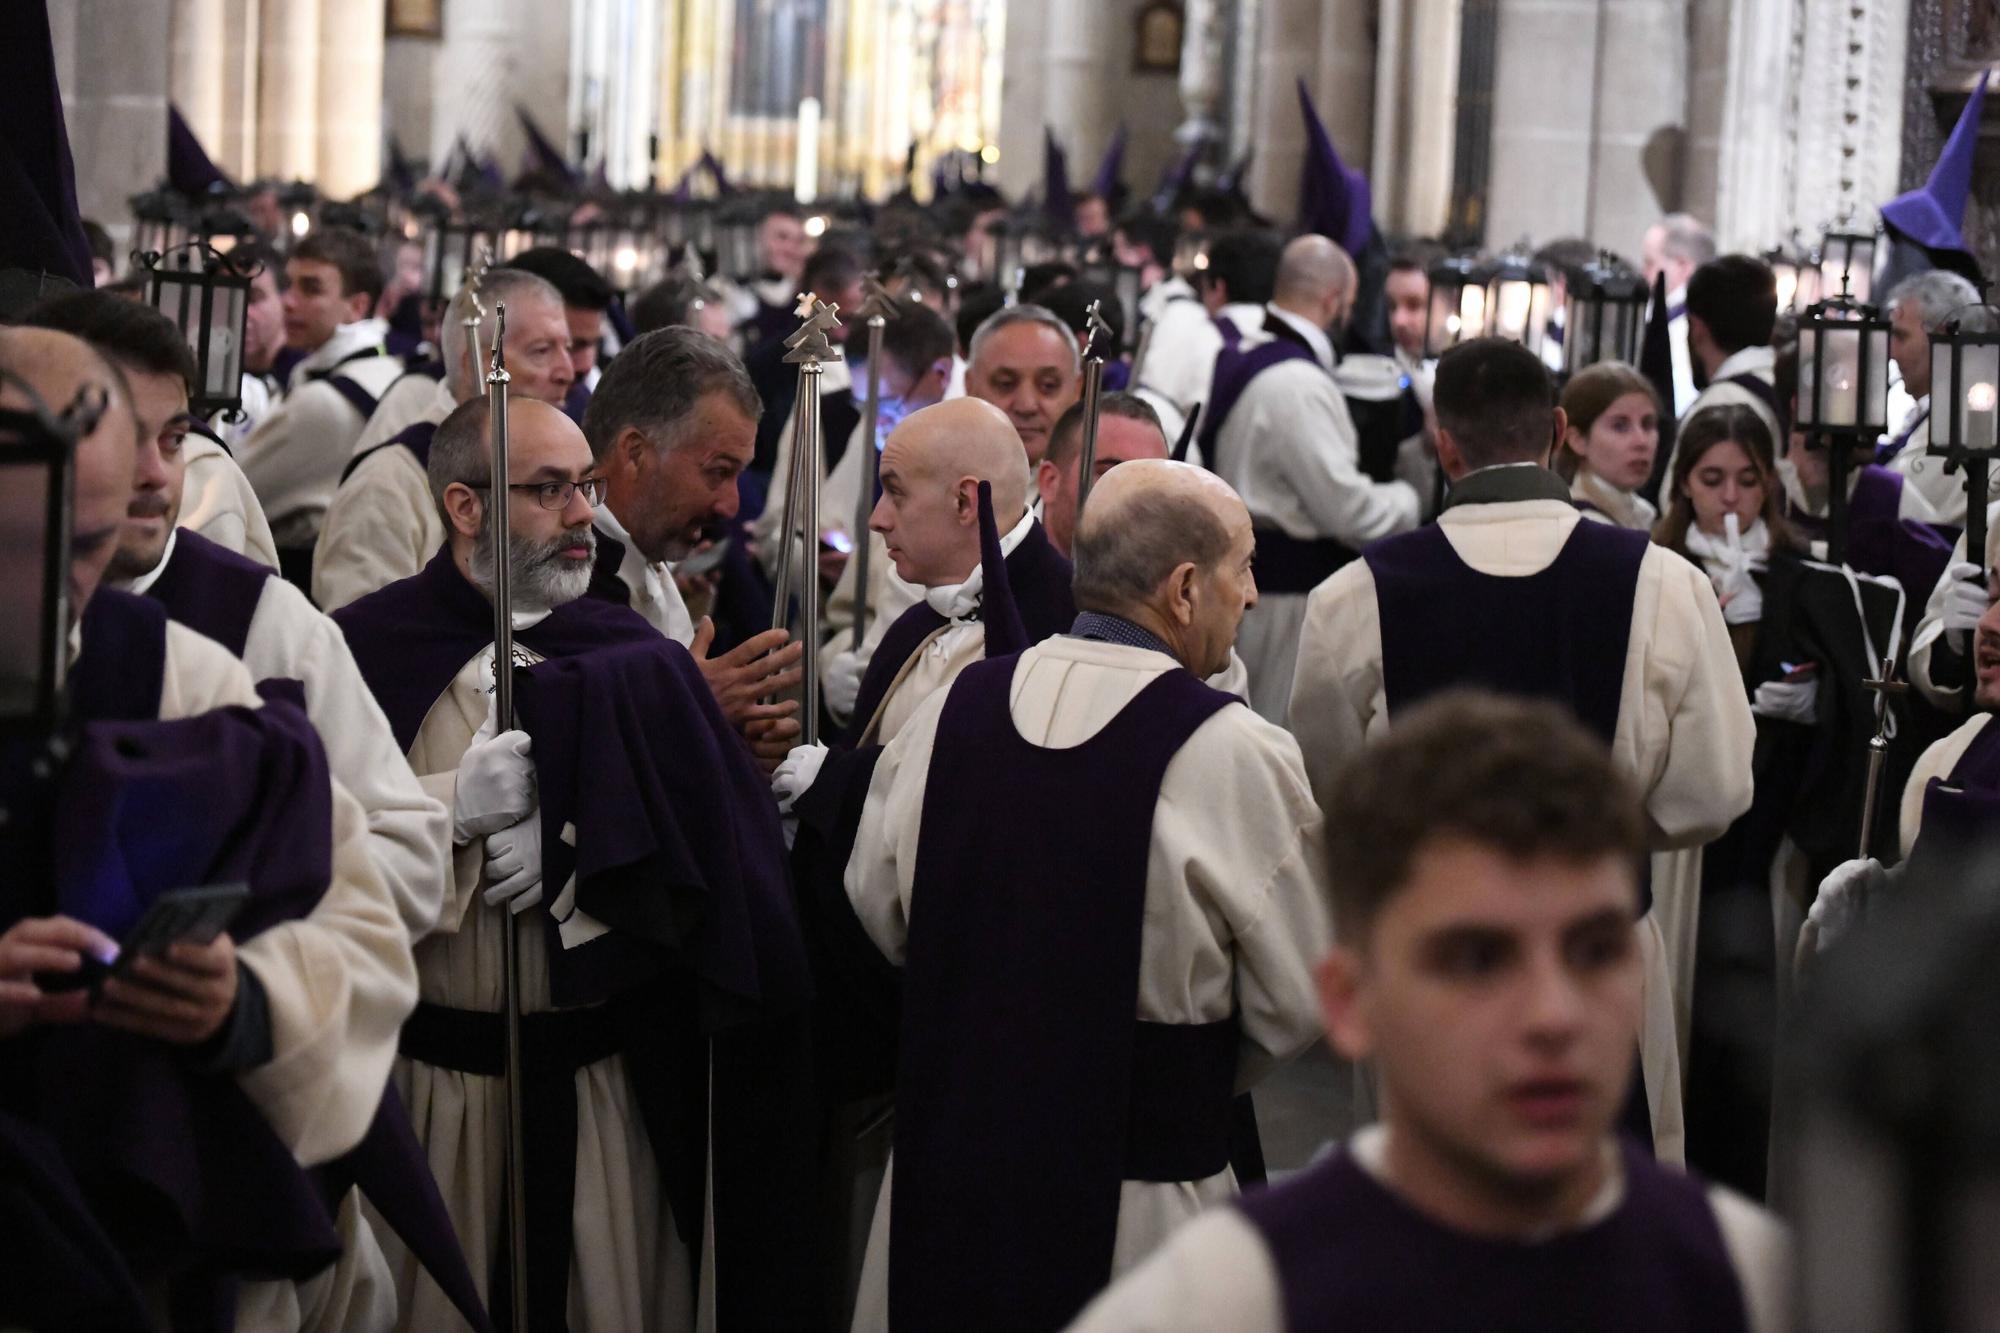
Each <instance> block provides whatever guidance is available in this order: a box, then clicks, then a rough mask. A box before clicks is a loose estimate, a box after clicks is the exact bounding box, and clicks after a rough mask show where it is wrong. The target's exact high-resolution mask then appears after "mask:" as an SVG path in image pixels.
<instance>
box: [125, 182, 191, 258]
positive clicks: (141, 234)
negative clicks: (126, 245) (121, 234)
mask: <svg viewBox="0 0 2000 1333" xmlns="http://www.w3.org/2000/svg"><path fill="white" fill-rule="evenodd" d="M131 204H132V221H133V226H132V248H133V250H135V251H137V252H138V253H140V254H155V255H163V254H165V253H166V252H167V251H169V250H171V249H173V248H174V247H175V246H177V245H181V244H183V243H184V242H186V241H187V239H188V235H189V225H188V224H189V222H190V220H191V218H190V214H189V211H188V208H187V205H186V203H185V202H184V201H183V200H182V199H181V197H180V196H179V195H177V194H175V193H174V192H173V191H171V190H153V191H150V192H149V193H146V194H137V195H133V196H132V200H131Z"/></svg>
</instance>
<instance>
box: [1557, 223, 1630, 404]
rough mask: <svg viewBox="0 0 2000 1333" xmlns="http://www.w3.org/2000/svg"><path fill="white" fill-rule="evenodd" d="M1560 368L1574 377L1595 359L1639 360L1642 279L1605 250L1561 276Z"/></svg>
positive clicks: (1591, 364) (1598, 360) (1593, 363)
mask: <svg viewBox="0 0 2000 1333" xmlns="http://www.w3.org/2000/svg"><path fill="white" fill-rule="evenodd" d="M1564 287H1565V293H1566V294H1565V297H1564V305H1563V369H1564V371H1566V372H1567V373H1569V374H1571V375H1574V374H1575V373H1576V372H1577V371H1579V370H1582V369H1584V368H1585V367H1587V366H1594V365H1596V364H1597V363H1598V362H1600V361H1623V362H1625V363H1627V364H1628V365H1636V364H1637V363H1638V360H1639V334H1640V332H1641V331H1642V330H1643V329H1644V328H1645V323H1646V299H1647V296H1648V293H1647V291H1646V280H1645V279H1644V278H1643V277H1641V276H1640V275H1639V274H1637V273H1634V272H1633V271H1632V270H1631V269H1629V268H1627V267H1625V265H1623V264H1621V263H1620V262H1619V261H1618V260H1617V258H1616V257H1615V256H1613V255H1611V254H1610V253H1608V252H1604V253H1600V254H1599V255H1598V257H1597V258H1596V259H1595V260H1594V261H1592V262H1591V263H1588V264H1585V265H1583V266H1581V267H1579V268H1574V269H1571V270H1570V271H1569V273H1568V274H1567V275H1566V281H1565V283H1564Z"/></svg>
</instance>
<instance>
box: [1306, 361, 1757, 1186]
mask: <svg viewBox="0 0 2000 1333" xmlns="http://www.w3.org/2000/svg"><path fill="white" fill-rule="evenodd" d="M1435 403H1436V409H1437V420H1438V456H1439V459H1440V461H1441V463H1442V465H1443V467H1444V469H1445V473H1446V475H1447V476H1448V477H1450V478H1452V492H1451V495H1450V498H1449V499H1448V501H1447V503H1446V508H1445V511H1444V513H1443V514H1441V515H1440V516H1439V518H1438V521H1437V524H1436V527H1435V533H1434V534H1433V530H1432V529H1429V528H1426V529H1424V530H1423V532H1422V533H1418V534H1412V535H1410V536H1407V537H1403V538H1399V539H1398V541H1399V542H1400V543H1403V544H1405V545H1404V547H1403V548H1401V549H1405V550H1407V549H1413V548H1411V547H1409V545H1408V544H1409V543H1413V542H1416V541H1418V540H1419V539H1420V538H1421V539H1422V540H1424V541H1425V542H1426V543H1428V544H1429V545H1427V547H1426V548H1425V549H1426V550H1431V549H1432V548H1433V547H1435V545H1436V544H1437V543H1438V542H1439V541H1442V542H1443V543H1444V544H1445V548H1444V549H1443V550H1441V551H1438V550H1433V551H1432V554H1433V555H1434V556H1436V557H1437V558H1439V559H1440V560H1442V561H1443V562H1444V564H1445V566H1446V568H1447V570H1448V571H1449V575H1448V577H1449V580H1450V582H1449V585H1448V586H1449V587H1451V588H1457V589H1459V590H1460V591H1458V592H1449V591H1447V592H1429V593H1427V592H1425V591H1423V589H1424V588H1426V587H1427V586H1429V585H1427V584H1424V583H1420V582H1418V581H1416V580H1413V579H1400V578H1399V579H1398V580H1397V583H1396V584H1395V586H1394V587H1393V588H1389V589H1386V591H1388V592H1390V593H1392V594H1393V595H1394V596H1395V597H1396V599H1397V600H1396V601H1395V602H1394V603H1393V606H1394V608H1395V609H1396V612H1397V616H1398V621H1397V628H1396V634H1395V639H1396V642H1395V643H1393V644H1390V646H1391V647H1395V648H1396V649H1397V650H1398V653H1399V655H1401V654H1403V653H1404V652H1406V651H1407V650H1406V648H1405V645H1407V644H1410V643H1414V642H1415V641H1416V639H1415V636H1417V635H1419V634H1426V635H1435V636H1436V637H1437V639H1438V641H1439V642H1444V641H1447V640H1448V641H1449V642H1450V643H1451V644H1452V647H1451V648H1450V649H1448V650H1445V651H1443V652H1440V653H1427V654H1423V655H1422V659H1423V660H1410V659H1408V658H1403V660H1405V661H1406V662H1407V665H1408V669H1409V670H1410V671H1411V672H1413V673H1414V672H1417V671H1427V672H1428V673H1429V674H1430V675H1433V676H1436V677H1437V678H1438V681H1439V682H1440V683H1444V682H1447V681H1449V680H1451V679H1457V680H1462V681H1464V682H1465V683H1469V684H1471V683H1479V682H1481V681H1484V680H1495V682H1496V683H1500V680H1499V678H1496V677H1495V676H1494V675H1493V673H1494V672H1496V671H1499V672H1502V673H1513V674H1514V675H1515V678H1516V679H1517V680H1518V679H1519V678H1520V676H1522V675H1526V676H1529V677H1534V676H1536V674H1537V673H1536V672H1535V671H1533V670H1532V669H1530V670H1526V671H1524V672H1522V671H1517V670H1516V668H1515V667H1514V665H1513V664H1515V663H1516V662H1520V663H1528V662H1530V661H1531V660H1539V657H1538V655H1540V654H1555V655H1557V656H1558V657H1560V658H1561V659H1562V661H1563V665H1564V668H1565V669H1567V668H1568V667H1571V666H1573V667H1574V668H1575V669H1576V670H1577V671H1578V672H1585V673H1594V674H1587V675H1584V676H1581V677H1579V678H1576V679H1567V680H1565V681H1564V683H1563V684H1561V685H1560V686H1553V687H1552V686H1550V685H1547V684H1543V683H1541V682H1542V681H1543V680H1554V679H1557V678H1556V677H1552V676H1542V677H1540V679H1537V680H1533V681H1528V682H1523V683H1520V684H1516V685H1513V686H1511V687H1513V688H1532V689H1540V690H1543V691H1552V692H1556V693H1558V694H1559V695H1560V696H1561V697H1565V698H1567V699H1569V700H1570V701H1571V702H1572V704H1573V705H1574V706H1577V707H1578V709H1579V711H1580V712H1582V711H1584V710H1585V709H1586V708H1590V709H1591V711H1592V712H1594V713H1595V714H1596V716H1595V717H1594V719H1593V721H1594V725H1598V726H1599V727H1600V728H1601V729H1603V730H1604V732H1605V734H1606V737H1607V739H1608V740H1609V741H1610V744H1611V749H1612V753H1613V755H1614V756H1615V757H1616V759H1617V762H1618V766H1619V768H1620V770H1621V771H1623V772H1624V773H1626V774H1628V775H1629V776H1630V777H1631V778H1632V779H1633V781H1634V782H1635V783H1636V784H1637V785H1638V787H1639V790H1640V792H1641V795H1642V796H1643V798H1644V800H1645V804H1646V813H1647V816H1648V818H1649V819H1650V821H1651V830H1650V842H1651V845H1652V847H1653V849H1654V850H1655V851H1657V852H1671V851H1674V850H1675V849H1698V848H1700V847H1701V846H1702V845H1703V844H1705V843H1708V842H1711V841H1713V840H1714V839H1715V838H1717V837H1719V836H1721V834H1722V833H1723V831H1724V830H1726V829H1727V828H1728V827H1729V825H1730V824H1731V823H1732V822H1733V821H1734V820H1735V819H1736V817H1737V816H1738V815H1740V814H1742V813H1743V811H1744V810H1745V809H1747V808H1748V807H1749V805H1750V795H1751V787H1750V755H1751V749H1752V746H1753V744H1754V742H1755V737H1756V732H1755V724H1754V722H1753V720H1752V718H1751V714H1750V703H1749V699H1748V697H1747V696H1746V694H1745V692H1744V689H1743V681H1742V676H1741V673H1740V672H1739V671H1738V669H1737V666H1736V658H1735V654H1734V652H1733V651H1732V649H1731V647H1730V643H1729V634H1728V629H1727V627H1726V626H1725V625H1724V624H1723V620H1722V611H1721V608H1720V607H1719V606H1718V605H1717V604H1716V600H1715V592H1714V589H1713V587H1712V586H1711V585H1710V584H1709V581H1708V578H1707V576H1706V575H1705V574H1703V573H1702V571H1701V570H1699V569H1697V568H1696V567H1695V566H1693V565H1691V564H1689V563H1688V562H1687V561H1686V560H1684V559H1682V558H1681V557H1679V556H1677V555H1675V554H1673V553H1672V552H1670V551H1668V550H1666V549H1665V548H1664V547H1660V546H1654V545H1651V544H1649V543H1647V542H1646V541H1645V539H1644V538H1643V536H1641V535H1639V534H1626V535H1624V536H1620V537H1618V538H1617V539H1618V540H1621V541H1628V544H1629V545H1630V546H1631V547H1632V548H1633V549H1629V550H1626V549H1623V548H1621V552H1620V553H1619V554H1617V555H1615V556H1612V557H1608V558H1606V559H1605V560H1604V561H1603V562H1601V563H1596V562H1591V563H1586V556H1585V554H1584V552H1585V547H1584V546H1583V545H1581V544H1580V542H1593V543H1598V544H1601V543H1604V542H1606V541H1609V540H1612V539H1613V537H1614V536H1616V530H1613V529H1610V528H1609V527H1608V526H1607V525H1604V524H1593V525H1591V529H1592V530H1593V531H1586V532H1585V533H1584V535H1583V537H1582V538H1581V539H1578V540H1573V538H1575V536H1576V534H1577V532H1578V527H1577V525H1578V523H1579V522H1580V521H1581V519H1582V516H1581V515H1580V514H1579V513H1578V512H1577V510H1576V507H1575V506H1574V505H1573V504H1571V503H1570V500H1569V493H1568V488H1567V487H1566V486H1564V485H1563V483H1562V481H1561V479H1560V478H1558V477H1556V476H1555V474H1554V473H1552V472H1550V471H1548V470H1547V468H1546V461H1547V459H1548V457H1549V454H1550V450H1551V449H1553V448H1554V447H1556V444H1557V442H1558V441H1560V440H1561V438H1562V433H1563V429H1564V421H1563V416H1562V410H1561V409H1560V408H1559V407H1556V406H1555V402H1554V390H1553V387H1552V385H1551V384H1550V383H1549V380H1548V377H1547V372H1546V371H1545V370H1544V369H1543V368H1542V366H1541V363H1540V362H1539V361H1538V360H1536V358H1535V357H1534V356H1533V355H1532V354H1531V353H1529V352H1526V351H1524V350H1523V349H1522V348H1520V347H1519V346H1518V345H1517V344H1513V343H1508V342H1506V341H1504V340H1502V339H1492V338H1489V339H1479V340H1476V341H1474V342H1470V343H1461V344H1460V345H1459V346H1458V347H1456V348H1453V349H1452V350H1451V351H1450V352H1447V353H1446V354H1445V356H1444V357H1443V358H1441V359H1440V361H1439V363H1438V377H1437V383H1436V389H1435ZM1595 529H1603V532H1602V533H1599V532H1596V531H1594V530H1595ZM1572 546H1575V547H1576V550H1575V551H1574V552H1572V551H1571V549H1570V548H1571V547H1572ZM1638 548H1643V549H1638ZM1378 549H1385V548H1378ZM1378 558H1379V554H1378V552H1371V554H1370V557H1369V558H1368V559H1364V560H1357V561H1355V562H1354V563H1352V564H1350V565H1347V566H1346V567H1345V568H1343V569H1341V570H1340V571H1339V572H1338V573H1336V574H1335V575H1333V577H1332V578H1330V579H1328V580H1327V581H1326V582H1325V583H1324V584H1322V585H1320V587H1319V588H1317V589H1316V590H1315V591H1314V592H1313V593H1312V596H1311V597H1310V599H1309V600H1308V605H1307V608H1306V614H1305V625H1304V628H1303V631H1302V633H1301V635H1300V638H1299V657H1298V675H1297V679H1296V681H1295V682H1294V685H1293V689H1292V698H1291V714H1290V718H1291V726H1292V730H1293V732H1294V734H1295V735H1297V736H1298V738H1299V745H1300V748H1301V749H1302V750H1303V751H1304V752H1305V757H1306V767H1307V770H1308V771H1309V772H1310V773H1311V774H1312V779H1313V786H1314V790H1315V791H1318V792H1320V793H1322V795H1324V794H1325V793H1326V791H1327V790H1328V789H1329V787H1330V784H1331V783H1332V781H1333V776H1334V774H1335V773H1337V772H1338V771H1339V770H1340V767H1341V765H1343V764H1344V763H1346V762H1347V761H1348V760H1349V759H1351V758H1352V757H1353V756H1354V755H1356V754H1358V753H1360V751H1361V749H1362V747H1363V746H1364V745H1365V744H1366V743H1367V741H1368V739H1369V738H1370V737H1372V736H1375V735H1378V734H1380V733H1381V732H1383V731H1386V730H1388V729H1389V728H1390V727H1391V726H1392V724H1393V718H1392V716H1391V707H1392V701H1393V700H1396V699H1398V698H1399V697H1401V698H1404V699H1406V700H1407V699H1411V698H1413V697H1414V696H1413V695H1403V694H1402V691H1403V689H1404V688H1405V686H1404V685H1403V684H1402V683H1401V682H1398V681H1396V680H1394V679H1392V678H1391V677H1390V675H1389V673H1388V672H1387V671H1386V670H1385V666H1384V662H1385V644H1388V643H1389V641H1390V638H1391V635H1390V634H1389V632H1388V628H1387V626H1388V620H1389V617H1387V616H1385V615H1384V612H1383V594H1384V592H1385V587H1384V585H1383V584H1382V583H1381V581H1380V580H1379V579H1378V575H1377V573H1376V570H1375V567H1374V561H1375V560H1377V559H1378ZM1559 562H1560V563H1561V568H1560V569H1558V568H1557V566H1558V563H1559ZM1572 569H1574V570H1575V571H1576V572H1575V573H1574V574H1573V575H1572V574H1571V572H1570V571H1571V570H1572ZM1550 571H1555V572H1553V573H1551V572H1550ZM1441 577H1443V576H1441ZM1572 577H1573V578H1575V579H1577V580H1580V582H1577V583H1575V584H1573V585H1566V586H1574V587H1577V588H1579V589H1585V588H1587V589H1592V590H1594V591H1595V593H1596V596H1598V597H1600V598H1606V599H1609V600H1608V601H1606V602H1604V603H1602V604H1599V603H1596V602H1592V601H1590V600H1588V599H1585V598H1582V597H1581V596H1579V597H1578V598H1575V599H1571V600H1567V601H1560V602H1558V603H1550V605H1551V606H1557V605H1559V606H1560V607H1563V608H1568V609H1569V618H1570V620H1572V621H1573V622H1574V625H1569V624H1565V623H1562V622H1561V621H1557V622H1554V623H1551V622H1548V621H1546V620H1543V621H1535V620H1526V619H1523V617H1524V615H1528V614H1537V613H1535V612H1533V611H1532V609H1531V610H1530V611H1527V612H1524V611H1523V610H1522V609H1521V608H1520V607H1513V606H1511V604H1510V606H1509V607H1508V608H1507V609H1496V608H1498V607H1500V605H1501V602H1502V601H1503V600H1504V599H1506V598H1510V597H1511V598H1535V597H1540V596H1542V595H1543V594H1542V593H1540V592H1538V591H1537V590H1538V589H1545V588H1552V587H1554V586H1557V585H1556V584H1554V583H1552V582H1550V580H1556V579H1570V578H1572ZM1621 579H1622V580H1623V581H1622V582H1621V581H1620V580H1621ZM1531 580H1532V581H1531ZM1406 585H1407V586H1408V587H1409V589H1410V592H1409V595H1408V597H1403V596H1402V593H1401V589H1402V588H1403V587H1404V586H1406ZM1438 586H1446V585H1442V584H1441V585H1438ZM1466 589H1473V590H1476V591H1466ZM1628 589H1629V591H1628ZM1436 597H1442V598H1443V599H1444V600H1441V601H1440V600H1426V599H1427V598H1436ZM1536 605H1540V603H1537V604H1536ZM1606 612H1609V613H1610V614H1612V615H1613V616H1616V615H1618V614H1621V613H1622V614H1624V615H1625V616H1627V617H1628V618H1629V628H1628V629H1627V630H1626V632H1625V633H1624V634H1623V635H1621V636H1618V637H1619V638H1622V640H1623V644H1624V647H1623V653H1622V658H1621V660H1620V661H1619V662H1617V663H1612V662H1608V661H1605V662H1598V661H1596V660H1595V659H1594V658H1591V657H1590V656H1589V655H1587V654H1585V653H1584V652H1583V651H1582V650H1581V648H1580V647H1579V646H1578V644H1579V642H1580V639H1579V636H1580V635H1581V634H1582V633H1583V630H1582V629H1580V628H1578V627H1582V626H1588V625H1597V624H1600V623H1602V617H1603V615H1604V614H1605V613H1606ZM1550 614H1556V615H1560V614H1561V612H1560V611H1552V612H1551V613H1550ZM1480 616H1483V617H1484V619H1483V621H1478V622H1475V621H1474V620H1473V619H1472V618H1473V617H1480ZM1496 617H1497V619H1496ZM1475 623H1477V624H1479V625H1480V626H1482V627H1481V628H1475V627H1474V626H1475ZM1593 642H1596V641H1593ZM1600 648H1601V650H1602V651H1603V652H1604V653H1606V654H1609V653H1611V652H1613V651H1615V649H1616V648H1617V644H1616V642H1604V643H1600ZM1613 672H1616V673H1618V676H1617V685H1616V688H1615V690H1614V689H1613V688H1612V682H1611V681H1610V680H1608V679H1598V678H1596V677H1597V676H1603V675H1609V674H1610V673H1613ZM1586 693H1587V694H1588V695H1589V697H1590V698H1591V699H1593V700H1594V701H1595V703H1594V705H1592V704H1586V703H1585V702H1583V700H1584V698H1585V695H1586ZM1698 865H1699V861H1698V858H1679V859H1675V858H1659V859H1656V861H1655V865H1654V871H1653V877H1652V901H1653V910H1652V911H1650V912H1648V913H1647V914H1646V916H1645V917H1644V918H1642V920H1641V922H1640V934H1641V943H1642V946H1643V947H1644V948H1645V949H1646V950H1647V951H1648V955H1649V956H1648V965H1649V978H1648V991H1647V1002H1648V1005H1649V1009H1648V1019H1647V1024H1646V1027H1645V1029H1644V1033H1643V1040H1642V1042H1641V1050H1642V1055H1643V1057H1644V1067H1645V1087H1646V1093H1647V1096H1648V1098H1649V1099H1650V1102H1651V1107H1650V1110H1651V1121H1652V1126H1653V1133H1654V1142H1655V1146H1656V1149H1657V1150H1658V1151H1659V1152H1660V1153H1661V1155H1662V1156H1663V1157H1668V1158H1670V1159H1677V1158H1678V1153H1679V1150H1680V1137H1681V1124H1682V1121H1681V1115H1680V1109H1681V1108H1680V1089H1681V1076H1680V1071H1679V1063H1680V1061H1679V1047H1680V1038H1679V1031H1680V1024H1679V1022H1678V1021H1677V1019H1678V1014H1677V1009H1678V1010H1679V1011H1680V1012H1685V1009H1686V1003H1685V1001H1684V1000H1682V999H1681V997H1683V996H1685V995H1687V994H1688V993H1689V990H1690V989H1691V987H1692V977H1693V957H1694V940H1695V925H1696V920H1697V913H1698V908H1699V892H1700V883H1699V871H1698ZM1653 955H1658V956H1657V957H1654V956H1653ZM1670 977H1671V978H1673V979H1674V980H1675V983H1677V984H1670V980H1669V978H1670ZM1676 1001H1679V1003H1678V1004H1677V1003H1676Z"/></svg>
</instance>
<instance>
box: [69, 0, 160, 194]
mask: <svg viewBox="0 0 2000 1333" xmlns="http://www.w3.org/2000/svg"><path fill="white" fill-rule="evenodd" d="M170 15H171V6H170V3H169V0H70V3H68V4H56V5H51V6H49V19H50V33H51V36H52V37H53V38H54V44H55V55H56V76H57V79H58V81H59V84H60V86H61V92H62V104H63V119H64V120H65V122H66V123H67V126H68V130H69V148H70V156H71V158H72V159H73V160H74V161H75V164H76V202H77V207H78V208H79V209H80V210H81V211H82V213H83V216H85V217H87V218H94V219H96V220H97V221H100V222H103V223H105V224H106V225H107V226H110V227H112V228H113V229H114V230H115V231H122V229H123V228H124V227H125V226H126V224H127V223H128V220H129V218H130V216H131V208H130V206H129V204H128V203H127V200H129V199H130V198H131V196H133V195H134V194H137V193H139V192H140V191H142V190H149V189H151V188H152V187H153V186H154V185H155V184H157V183H158V182H159V181H160V179H161V178H162V177H164V176H165V175H166V169H167V38H168V22H169V18H170Z"/></svg>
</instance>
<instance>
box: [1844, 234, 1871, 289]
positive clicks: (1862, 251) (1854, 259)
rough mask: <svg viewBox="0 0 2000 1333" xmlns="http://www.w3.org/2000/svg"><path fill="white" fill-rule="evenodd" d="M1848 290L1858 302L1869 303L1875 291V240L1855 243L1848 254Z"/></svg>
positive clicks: (1863, 240) (1867, 239)
mask: <svg viewBox="0 0 2000 1333" xmlns="http://www.w3.org/2000/svg"><path fill="white" fill-rule="evenodd" d="M1847 289H1848V290H1849V291H1850V292H1852V293H1853V294H1854V299H1855V300H1857V301H1867V300H1868V299H1869V297H1870V294H1871V293H1872V292H1873V291H1874V289H1875V238H1874V237H1872V236H1870V237H1866V238H1864V239H1862V240H1858V241H1856V242H1855V243H1854V245H1853V248H1852V249H1850V250H1849V251H1848V254H1847Z"/></svg>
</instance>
